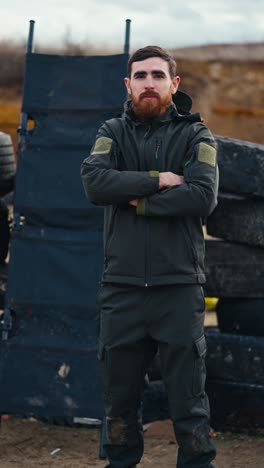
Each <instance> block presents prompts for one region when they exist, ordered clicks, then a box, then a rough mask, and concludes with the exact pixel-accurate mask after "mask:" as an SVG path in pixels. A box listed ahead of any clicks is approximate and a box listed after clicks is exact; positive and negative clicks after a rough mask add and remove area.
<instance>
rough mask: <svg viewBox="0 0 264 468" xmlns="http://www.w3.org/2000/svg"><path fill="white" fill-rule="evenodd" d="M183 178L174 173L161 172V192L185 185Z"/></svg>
mask: <svg viewBox="0 0 264 468" xmlns="http://www.w3.org/2000/svg"><path fill="white" fill-rule="evenodd" d="M184 182H185V180H184V177H183V176H180V175H178V174H174V172H160V173H159V190H161V189H163V188H166V187H173V186H174V185H181V184H184Z"/></svg>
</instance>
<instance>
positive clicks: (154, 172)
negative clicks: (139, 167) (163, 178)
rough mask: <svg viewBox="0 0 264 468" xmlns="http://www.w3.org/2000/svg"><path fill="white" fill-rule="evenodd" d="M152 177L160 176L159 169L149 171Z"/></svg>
mask: <svg viewBox="0 0 264 468" xmlns="http://www.w3.org/2000/svg"><path fill="white" fill-rule="evenodd" d="M149 175H150V177H159V171H149Z"/></svg>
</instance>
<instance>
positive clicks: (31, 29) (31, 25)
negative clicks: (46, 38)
mask: <svg viewBox="0 0 264 468" xmlns="http://www.w3.org/2000/svg"><path fill="white" fill-rule="evenodd" d="M34 26H35V21H34V20H30V21H29V33H28V42H27V54H31V53H32V51H33V36H34Z"/></svg>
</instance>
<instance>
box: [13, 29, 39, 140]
mask: <svg viewBox="0 0 264 468" xmlns="http://www.w3.org/2000/svg"><path fill="white" fill-rule="evenodd" d="M34 26H35V21H34V20H30V21H29V32H28V41H27V47H26V53H27V54H32V52H33V36H34ZM26 66H27V65H26V64H25V71H24V87H25V77H26ZM23 98H24V89H23ZM27 123H28V115H27V114H26V113H25V112H21V114H20V124H19V127H18V129H17V131H18V133H19V141H18V145H19V147H21V146H22V145H23V144H24V143H25V136H26V134H27Z"/></svg>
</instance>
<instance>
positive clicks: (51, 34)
mask: <svg viewBox="0 0 264 468" xmlns="http://www.w3.org/2000/svg"><path fill="white" fill-rule="evenodd" d="M0 18H1V27H0V40H9V39H14V40H18V41H20V40H23V39H25V38H26V37H27V32H28V22H29V20H30V19H34V20H35V21H36V26H35V43H36V44H38V45H43V44H48V45H51V44H53V45H54V46H60V45H62V43H63V38H65V35H66V33H69V34H70V38H71V40H72V41H73V42H74V43H79V44H83V43H87V44H92V45H101V44H106V45H108V46H109V47H111V46H114V47H116V46H117V47H120V51H122V47H123V43H124V31H125V19H126V18H130V19H131V20H132V23H131V48H132V49H134V48H135V47H141V46H144V45H147V44H158V45H161V46H163V47H169V48H170V47H171V48H174V47H184V46H190V45H198V44H212V43H227V42H228V43H230V42H255V41H264V0H185V1H184V0H160V1H158V0H129V1H126V0H109V1H107V0H41V1H40V0H0Z"/></svg>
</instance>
